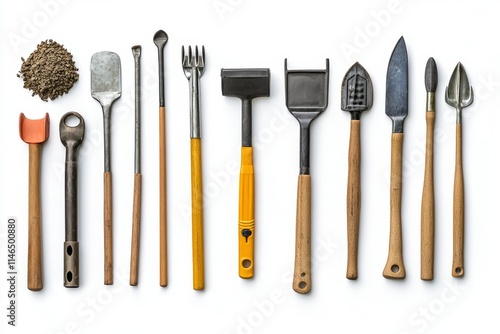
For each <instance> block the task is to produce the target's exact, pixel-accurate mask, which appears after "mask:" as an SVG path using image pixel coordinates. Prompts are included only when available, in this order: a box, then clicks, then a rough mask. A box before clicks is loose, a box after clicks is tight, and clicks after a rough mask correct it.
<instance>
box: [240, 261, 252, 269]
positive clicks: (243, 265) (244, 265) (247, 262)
mask: <svg viewBox="0 0 500 334" xmlns="http://www.w3.org/2000/svg"><path fill="white" fill-rule="evenodd" d="M241 265H242V267H243V268H245V269H248V268H250V267H251V266H252V261H251V260H249V259H243V261H241Z"/></svg>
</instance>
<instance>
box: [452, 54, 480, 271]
mask: <svg viewBox="0 0 500 334" xmlns="http://www.w3.org/2000/svg"><path fill="white" fill-rule="evenodd" d="M445 100H446V103H448V104H449V105H450V106H452V107H455V109H456V110H457V125H456V150H455V154H456V156H455V185H454V190H453V267H452V271H451V274H452V276H454V277H462V276H463V275H464V207H465V203H464V173H463V166H462V108H465V107H468V106H470V105H471V104H472V102H473V100H474V93H473V91H472V87H471V86H469V79H467V73H465V69H464V67H463V66H462V64H461V63H458V64H457V66H456V67H455V70H454V71H453V74H452V75H451V78H450V83H449V84H448V86H447V87H446V94H445Z"/></svg>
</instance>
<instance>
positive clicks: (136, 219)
mask: <svg viewBox="0 0 500 334" xmlns="http://www.w3.org/2000/svg"><path fill="white" fill-rule="evenodd" d="M141 188H142V175H141V174H140V173H137V174H135V175H134V201H133V209H132V246H131V253H130V285H133V286H135V285H137V283H138V281H139V246H140V241H141Z"/></svg>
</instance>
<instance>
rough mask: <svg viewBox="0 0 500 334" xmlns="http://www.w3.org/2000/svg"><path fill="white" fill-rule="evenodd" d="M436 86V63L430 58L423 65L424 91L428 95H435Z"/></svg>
mask: <svg viewBox="0 0 500 334" xmlns="http://www.w3.org/2000/svg"><path fill="white" fill-rule="evenodd" d="M437 84H438V72H437V66H436V61H435V60H434V58H432V57H430V58H429V59H428V60H427V65H425V89H426V90H427V92H428V93H435V92H436V88H437Z"/></svg>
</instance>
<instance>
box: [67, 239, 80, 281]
mask: <svg viewBox="0 0 500 334" xmlns="http://www.w3.org/2000/svg"><path fill="white" fill-rule="evenodd" d="M64 286H65V287H66V288H78V287H79V286H80V245H79V243H78V241H66V242H65V243H64Z"/></svg>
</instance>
